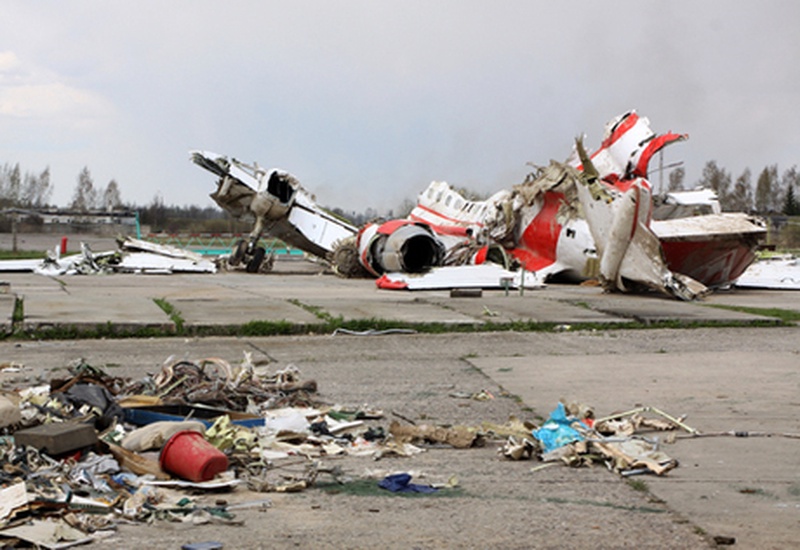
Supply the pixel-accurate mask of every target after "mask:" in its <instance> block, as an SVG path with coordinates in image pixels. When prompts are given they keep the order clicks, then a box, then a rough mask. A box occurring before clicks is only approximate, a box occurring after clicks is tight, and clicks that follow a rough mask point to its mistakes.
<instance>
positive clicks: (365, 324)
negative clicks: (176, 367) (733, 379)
mask: <svg viewBox="0 0 800 550" xmlns="http://www.w3.org/2000/svg"><path fill="white" fill-rule="evenodd" d="M153 301H154V302H155V303H156V305H158V307H160V308H161V309H162V310H163V311H164V312H165V313H166V314H167V315H168V316H169V318H170V320H171V321H172V324H171V325H170V324H166V323H165V324H164V325H149V326H126V325H124V324H121V325H114V324H112V323H110V322H109V323H105V324H101V325H94V326H86V325H79V326H77V325H76V326H73V325H57V326H39V327H28V328H27V329H25V330H24V331H23V330H22V327H21V324H22V318H23V315H24V311H23V309H22V304H19V305H18V306H17V305H16V304H15V311H16V312H17V313H15V314H14V319H15V320H16V321H15V322H16V323H17V324H16V325H14V330H12V331H11V333H10V334H6V335H5V339H14V338H18V339H26V340H27V339H41V340H56V339H58V340H61V339H94V338H129V337H130V338H158V337H170V336H239V337H243V336H251V337H254V336H293V335H316V334H328V335H329V334H332V333H333V332H334V331H335V330H336V329H338V328H341V329H347V330H350V331H353V332H365V331H382V330H389V329H406V330H411V331H414V332H415V333H417V334H460V333H464V334H467V333H481V332H545V333H547V332H557V331H558V325H557V324H555V323H539V322H536V321H509V322H488V323H480V322H476V323H469V324H463V323H459V324H446V323H425V322H422V323H412V322H403V321H392V320H388V319H377V318H370V319H350V320H344V319H343V318H342V317H333V316H331V315H330V314H328V313H326V312H324V311H322V310H320V309H319V308H315V307H313V306H308V307H310V308H311V309H310V310H309V311H314V312H316V313H315V316H316V317H317V318H318V319H319V322H318V323H294V322H290V321H286V320H279V321H259V320H255V321H249V322H247V323H243V324H241V325H213V326H191V327H187V326H186V324H185V320H184V319H183V317H182V316H181V314H180V312H179V311H178V310H177V309H176V308H175V307H174V306H173V305H172V304H170V303H169V302H168V301H166V300H164V299H154V300H153ZM293 303H294V302H293ZM297 305H298V306H299V307H305V306H303V305H302V304H301V303H300V302H297ZM785 324H786V323H785V322H784V321H782V320H781V319H775V318H770V319H763V320H747V321H725V322H697V321H692V322H686V321H659V322H652V323H643V322H639V321H629V322H623V323H576V324H574V325H572V329H571V330H572V331H586V332H596V331H610V332H614V331H619V330H645V329H658V328H672V329H691V328H701V327H705V328H722V327H774V326H783V325H785ZM343 337H344V336H343Z"/></svg>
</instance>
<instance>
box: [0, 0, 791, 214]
mask: <svg viewBox="0 0 800 550" xmlns="http://www.w3.org/2000/svg"><path fill="white" fill-rule="evenodd" d="M0 6H2V17H0V164H5V163H10V164H16V163H20V166H21V168H22V171H23V172H26V171H27V172H32V173H39V172H41V171H42V170H44V169H45V168H46V167H48V166H49V167H50V170H51V177H52V182H53V185H54V188H55V190H54V194H53V196H52V202H54V203H56V204H58V205H61V206H65V205H67V204H68V203H69V202H70V200H71V198H72V196H73V194H74V191H75V186H76V181H77V176H78V173H79V172H80V171H81V169H82V168H83V167H84V166H86V167H88V168H89V170H90V172H91V174H92V176H93V179H94V182H95V186H96V187H98V188H102V187H104V186H105V185H106V184H107V183H108V182H109V181H110V180H111V179H115V180H116V181H117V182H118V183H119V185H120V190H121V193H122V199H123V201H124V202H126V203H135V204H138V205H146V204H149V203H150V202H152V200H153V198H154V197H155V196H156V195H157V194H160V195H161V197H162V198H163V200H164V202H165V203H167V204H181V205H184V204H193V205H199V206H211V205H213V202H212V201H211V199H210V198H209V197H208V194H209V193H210V192H212V191H213V190H214V189H215V186H214V179H213V176H212V175H211V174H209V173H207V172H205V171H203V170H202V169H200V168H199V167H197V166H195V165H194V164H192V163H191V162H190V161H189V154H188V151H189V150H190V149H204V150H209V151H214V152H217V153H221V154H225V155H229V156H233V157H236V158H238V159H240V160H244V161H247V162H252V161H257V162H258V163H259V164H261V165H262V166H265V167H276V168H283V169H285V170H288V171H289V172H292V173H293V174H294V175H296V176H297V177H298V178H299V179H300V181H301V182H302V183H303V184H304V186H305V187H306V188H307V189H309V190H310V191H311V192H313V193H315V194H316V196H317V199H318V201H319V202H320V203H322V204H324V205H326V206H331V207H336V206H338V207H341V208H343V209H344V210H346V211H350V210H363V209H364V208H366V207H368V206H372V207H374V208H377V209H378V210H379V211H381V212H383V211H385V210H386V209H388V208H393V207H397V206H399V204H400V203H401V202H402V200H403V199H405V198H414V197H415V196H416V194H417V193H419V192H420V191H422V190H423V189H424V188H425V187H426V186H427V185H428V183H429V182H430V181H431V180H446V181H449V182H450V183H452V184H454V185H458V186H463V187H467V188H470V189H474V190H476V191H480V192H490V191H496V190H499V189H502V188H507V187H510V186H511V185H513V184H516V183H519V182H520V181H522V179H523V178H524V176H525V174H526V172H527V167H526V163H527V162H534V163H536V164H547V163H548V162H549V160H550V159H551V158H553V159H556V160H565V159H566V157H567V156H568V155H569V153H570V151H571V148H572V143H573V139H574V138H575V136H577V135H579V134H586V136H587V144H588V145H589V146H590V147H592V148H593V147H596V146H597V145H598V143H599V141H600V139H601V136H602V132H603V127H604V125H605V123H606V122H607V121H608V120H610V119H611V118H613V117H615V116H617V115H619V114H622V113H624V112H626V111H628V110H630V109H636V111H637V112H638V113H639V114H640V115H641V116H646V117H648V118H649V119H650V121H651V125H652V128H653V129H654V130H655V131H656V132H666V131H668V130H672V131H675V132H680V133H684V132H685V133H688V134H689V141H686V142H683V143H678V144H676V145H673V146H671V147H670V148H668V149H667V151H666V152H665V162H676V161H683V162H684V163H685V168H686V171H687V182H686V183H687V184H690V185H691V184H693V183H694V182H696V181H697V180H698V179H699V178H700V173H701V171H702V168H703V166H704V165H705V163H706V162H707V161H709V160H715V161H716V162H717V163H718V164H719V165H720V166H721V167H723V168H725V169H726V170H728V171H729V172H731V173H732V175H733V177H734V178H736V177H737V176H738V175H739V174H740V173H741V172H742V170H744V168H746V167H749V168H750V169H751V170H752V171H753V177H754V179H755V178H756V177H757V176H758V173H759V172H760V171H761V170H762V169H763V168H764V167H765V166H767V165H772V164H777V165H778V169H779V172H780V173H782V172H783V171H784V170H785V169H787V168H790V167H791V166H793V165H795V164H800V68H798V64H799V63H800V62H798V60H797V58H798V55H799V54H800V32H797V25H798V23H800V2H797V1H796V0H785V1H769V0H767V1H763V0H762V1H759V2H754V1H742V0H725V1H717V0H711V1H709V0H706V1H702V2H699V1H696V0H677V1H676V0H671V1H669V2H663V1H661V2H650V1H645V0H635V1H607V2H598V1H596V0H591V1H573V2H552V1H535V0H523V1H502V2H490V1H481V2H478V1H469V0H452V1H442V0H425V1H397V0H394V1H388V0H387V1H380V0H375V1H349V0H341V1H336V0H308V1H303V0H292V1H286V2H273V1H263V0H261V1H255V0H253V1H244V0H242V1H236V0H233V1H231V0H227V1H224V2H222V1H217V2H211V1H205V0H190V1H189V0H186V1H183V0H170V1H168V2H163V1H155V0H137V1H136V2H133V1H127V2H124V1H117V2H110V1H100V0H86V1H80V0H71V1H63V0H39V1H30V0H21V1H8V0H0ZM653 179H654V180H655V179H656V178H655V177H654V178H653Z"/></svg>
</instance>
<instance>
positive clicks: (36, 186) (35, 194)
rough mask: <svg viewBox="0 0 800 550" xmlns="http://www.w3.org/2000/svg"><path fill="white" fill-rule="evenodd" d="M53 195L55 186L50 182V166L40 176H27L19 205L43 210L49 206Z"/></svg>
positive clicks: (28, 174) (27, 174)
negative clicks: (42, 208)
mask: <svg viewBox="0 0 800 550" xmlns="http://www.w3.org/2000/svg"><path fill="white" fill-rule="evenodd" d="M52 193H53V186H52V183H51V182H50V167H49V166H48V167H47V168H45V169H44V171H43V172H42V173H41V174H39V175H38V176H37V175H35V174H30V173H26V174H25V178H24V183H23V186H22V193H21V195H20V200H19V203H20V205H21V206H24V207H27V208H41V207H43V206H47V203H48V201H49V200H50V195H52Z"/></svg>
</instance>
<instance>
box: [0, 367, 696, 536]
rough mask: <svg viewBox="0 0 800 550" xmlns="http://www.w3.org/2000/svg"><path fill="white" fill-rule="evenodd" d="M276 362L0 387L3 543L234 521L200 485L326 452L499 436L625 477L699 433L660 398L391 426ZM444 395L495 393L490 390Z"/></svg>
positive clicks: (400, 480) (82, 375)
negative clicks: (599, 411) (601, 413)
mask: <svg viewBox="0 0 800 550" xmlns="http://www.w3.org/2000/svg"><path fill="white" fill-rule="evenodd" d="M271 367H272V366H271V365H269V364H257V363H255V362H254V361H253V358H252V356H251V354H249V353H245V354H244V358H243V360H242V361H241V362H240V363H238V364H232V363H229V362H228V361H225V360H223V359H221V358H216V357H212V358H206V359H202V360H196V361H192V360H187V359H174V358H169V359H168V360H167V361H165V362H164V364H163V365H162V366H161V368H160V370H158V372H156V373H154V374H150V375H148V376H146V377H144V378H142V379H135V380H134V379H125V378H120V377H114V376H110V375H109V374H107V373H106V372H104V371H103V370H102V369H99V368H95V367H93V366H91V365H88V364H86V363H85V362H83V361H80V362H77V363H75V364H73V365H72V366H70V367H69V369H68V372H69V376H68V377H64V378H54V379H52V380H50V381H49V382H48V383H42V384H39V385H34V386H31V387H25V388H21V389H14V391H5V392H3V393H0V430H2V432H1V433H3V434H5V435H2V436H0V463H2V465H3V467H2V470H0V540H2V539H3V538H5V539H10V541H11V542H9V544H11V545H14V544H16V542H14V541H26V542H27V543H28V544H33V545H38V546H39V547H43V548H57V547H63V546H61V545H64V544H77V543H81V542H90V541H92V540H96V539H98V538H101V537H105V536H111V535H113V532H114V529H115V528H116V527H117V526H118V525H119V524H120V523H123V522H150V521H154V520H165V521H181V522H192V523H195V524H197V523H220V524H227V525H238V524H240V523H241V522H240V521H239V520H237V519H236V517H235V515H234V510H235V509H236V506H242V505H230V506H229V505H228V504H227V503H226V501H222V503H220V501H218V500H215V501H214V504H213V505H208V504H205V503H204V502H205V501H204V499H203V498H202V496H203V494H204V493H205V492H209V491H217V492H218V491H224V490H227V491H233V490H236V488H237V487H241V489H246V490H249V491H255V492H284V493H288V492H296V491H303V490H305V489H307V488H309V487H311V486H313V485H314V484H315V483H316V482H317V479H318V477H319V476H320V475H323V474H327V475H331V476H332V477H333V479H334V480H335V481H336V482H340V483H342V482H344V481H343V479H344V477H343V474H344V473H343V472H342V471H341V469H340V468H338V467H330V466H326V465H323V459H325V458H331V457H339V456H356V457H369V458H371V459H373V460H380V459H382V458H384V457H387V456H401V457H409V456H413V455H416V454H418V453H420V452H423V451H424V450H426V448H437V447H443V446H444V447H447V448H454V449H467V448H473V447H479V446H484V445H486V443H487V441H488V440H495V441H497V442H498V446H500V445H502V442H504V441H505V444H504V445H502V448H500V453H501V454H502V455H503V456H505V457H507V458H510V459H514V460H521V459H531V458H534V457H536V458H538V459H540V460H542V461H544V463H545V464H547V463H558V462H562V463H566V464H569V465H571V466H580V465H589V464H593V463H599V462H603V463H605V464H607V465H608V467H609V468H610V469H612V470H614V471H617V472H619V473H621V474H622V475H632V474H635V473H654V474H658V475H663V474H664V473H666V472H667V471H669V470H670V469H671V468H674V467H675V466H676V465H677V461H675V460H673V459H671V458H669V457H668V456H667V455H665V454H664V453H663V452H662V451H661V450H660V449H659V445H658V440H657V439H656V438H652V437H645V436H643V435H641V434H640V432H641V430H643V429H648V430H671V429H675V428H681V429H684V430H686V431H688V432H690V433H696V432H694V430H691V428H688V427H687V426H686V425H685V424H683V422H682V420H681V419H677V418H673V417H671V416H669V415H667V414H665V413H662V412H661V411H658V410H657V409H652V408H641V409H635V410H633V411H628V412H626V413H621V414H618V415H614V416H610V417H607V418H602V419H595V418H594V413H593V411H592V410H591V409H589V408H586V407H580V406H576V405H569V406H565V405H564V404H562V403H560V404H559V405H558V407H557V408H556V409H555V410H554V411H553V414H552V415H551V416H550V418H549V419H548V420H547V421H546V422H545V423H544V424H542V425H541V426H537V425H535V424H533V423H531V422H525V421H522V420H519V419H517V418H511V419H509V421H508V422H506V423H505V424H493V423H488V422H486V423H484V424H482V425H480V426H466V425H447V426H443V425H434V424H418V423H415V422H413V421H411V420H410V419H407V418H404V417H402V416H401V415H399V414H398V413H394V414H395V415H396V416H398V417H399V418H400V419H401V420H402V421H403V422H400V421H397V420H393V421H391V422H389V423H388V426H387V425H386V424H385V420H386V419H385V418H384V414H383V412H382V411H380V410H376V409H372V408H370V407H368V406H360V407H346V406H338V405H330V404H326V403H324V402H323V401H322V400H321V399H320V396H319V395H318V393H317V383H316V381H315V380H311V379H304V378H303V376H302V374H301V373H300V371H299V370H298V369H297V368H296V367H294V366H291V365H289V366H287V367H285V368H283V369H278V370H275V369H272V368H271ZM14 368H16V369H24V367H23V366H19V365H15V366H14ZM450 397H453V398H467V399H471V400H475V401H490V400H492V399H494V395H493V394H492V393H491V392H489V391H488V390H481V391H479V392H477V393H466V392H453V393H451V394H450ZM648 412H650V413H656V414H657V415H658V416H659V417H660V418H656V419H653V418H648V417H646V416H645V413H648ZM381 477H382V480H381V481H380V482H379V483H377V486H378V487H380V488H383V489H387V490H388V491H391V492H422V493H432V492H435V491H436V490H439V489H446V488H453V487H456V486H457V485H458V481H457V479H456V478H455V476H451V478H450V480H449V481H448V482H447V483H446V484H439V485H437V486H434V485H433V484H431V485H419V484H416V483H411V475H410V474H409V473H408V472H389V473H384V474H383V475H382V476H381ZM190 491H191V492H190ZM198 493H199V495H200V496H197V495H198ZM245 505H253V506H259V507H268V506H269V505H270V502H269V500H267V499H263V498H261V499H257V500H256V501H252V502H249V503H245Z"/></svg>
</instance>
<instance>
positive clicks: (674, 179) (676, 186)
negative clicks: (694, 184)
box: [669, 166, 686, 191]
mask: <svg viewBox="0 0 800 550" xmlns="http://www.w3.org/2000/svg"><path fill="white" fill-rule="evenodd" d="M684 177H686V170H685V169H684V168H683V167H682V166H679V167H678V168H676V169H675V170H673V171H672V172H670V173H669V191H683V189H684V187H683V178H684Z"/></svg>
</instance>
